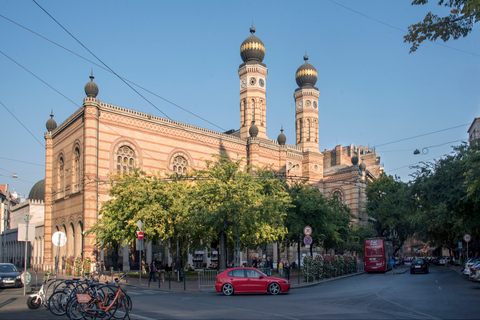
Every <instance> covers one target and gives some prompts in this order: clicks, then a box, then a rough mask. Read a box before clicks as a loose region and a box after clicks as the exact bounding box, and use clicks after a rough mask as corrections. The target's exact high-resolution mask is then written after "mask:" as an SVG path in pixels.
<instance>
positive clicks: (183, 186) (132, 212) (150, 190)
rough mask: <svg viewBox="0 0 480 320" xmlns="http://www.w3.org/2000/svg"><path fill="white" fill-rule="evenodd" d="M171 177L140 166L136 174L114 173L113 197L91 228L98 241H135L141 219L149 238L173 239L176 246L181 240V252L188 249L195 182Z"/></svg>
mask: <svg viewBox="0 0 480 320" xmlns="http://www.w3.org/2000/svg"><path fill="white" fill-rule="evenodd" d="M169 180H173V181H168V180H166V179H162V178H160V176H159V175H147V174H146V173H145V172H144V171H141V170H140V169H138V168H133V170H132V173H124V174H118V173H117V174H115V175H112V176H111V177H110V184H111V188H110V190H109V195H110V197H111V199H110V200H108V201H107V202H105V203H104V204H103V205H102V207H101V209H100V212H99V219H98V220H97V221H96V223H95V224H94V225H93V227H92V228H91V229H90V230H88V233H89V234H90V233H95V234H96V244H97V245H99V246H100V247H102V248H103V247H107V246H108V245H112V246H113V247H115V246H116V245H117V244H121V245H125V244H126V243H131V242H133V241H134V240H135V239H136V237H137V233H136V231H137V230H138V227H137V225H136V223H137V221H138V220H141V221H142V222H143V228H142V231H143V232H144V235H145V239H146V240H149V241H152V242H158V241H159V240H162V241H168V240H172V243H174V244H175V245H176V243H177V241H176V240H179V244H180V245H181V248H180V249H179V251H180V252H185V250H186V248H187V247H188V246H189V244H190V241H189V240H190V230H191V227H192V226H191V223H192V221H191V220H190V219H189V208H190V206H189V203H190V200H189V193H190V192H191V189H192V188H193V184H191V183H190V182H189V181H186V180H181V179H169Z"/></svg>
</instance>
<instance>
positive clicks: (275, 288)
mask: <svg viewBox="0 0 480 320" xmlns="http://www.w3.org/2000/svg"><path fill="white" fill-rule="evenodd" d="M280 291H282V290H281V289H280V285H279V284H278V283H276V282H273V283H270V285H269V286H268V293H270V294H273V295H275V294H279V293H280Z"/></svg>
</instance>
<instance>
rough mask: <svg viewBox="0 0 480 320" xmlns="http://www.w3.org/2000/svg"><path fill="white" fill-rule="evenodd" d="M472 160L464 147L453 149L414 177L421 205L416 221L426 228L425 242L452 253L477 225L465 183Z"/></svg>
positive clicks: (424, 165)
mask: <svg viewBox="0 0 480 320" xmlns="http://www.w3.org/2000/svg"><path fill="white" fill-rule="evenodd" d="M471 156H472V153H471V152H470V151H469V148H468V145H467V144H465V143H464V144H462V145H460V146H458V147H454V152H453V153H452V154H449V155H447V156H445V157H444V158H441V159H439V160H436V161H435V162H429V163H424V164H423V165H421V166H418V167H417V171H416V173H415V174H414V177H415V182H414V185H413V192H414V194H415V195H416V197H417V199H418V201H419V204H420V205H421V208H419V210H418V213H417V215H416V219H415V221H416V223H417V225H418V226H419V227H422V228H423V237H424V238H425V239H426V240H429V241H430V242H431V243H432V244H435V245H437V246H442V247H446V248H448V249H449V250H450V253H451V250H453V249H454V247H455V246H456V243H457V241H458V240H460V239H461V237H462V235H463V234H464V233H465V232H468V231H469V230H472V231H474V230H473V229H474V228H472V226H474V225H475V224H477V225H478V218H477V216H478V215H475V203H474V201H472V198H469V197H468V194H467V188H468V186H467V184H466V181H465V179H466V175H465V172H466V171H467V167H468V164H469V160H470V157H471Z"/></svg>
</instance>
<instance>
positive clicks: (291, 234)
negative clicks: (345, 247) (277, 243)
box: [283, 182, 352, 251]
mask: <svg viewBox="0 0 480 320" xmlns="http://www.w3.org/2000/svg"><path fill="white" fill-rule="evenodd" d="M288 192H289V194H290V197H291V198H292V206H291V207H290V208H289V210H288V214H287V216H286V219H285V224H286V226H287V228H288V234H287V235H286V237H285V239H284V241H283V242H284V244H285V245H287V246H288V245H292V244H298V245H300V241H301V238H302V237H303V229H304V228H305V226H307V225H308V226H310V227H312V234H311V237H312V240H313V243H312V246H311V247H310V248H311V250H310V251H312V247H313V245H317V246H322V247H323V248H325V249H327V250H328V249H331V248H333V247H335V246H336V245H338V244H340V243H343V242H344V241H346V240H347V239H348V232H349V223H350V218H351V217H352V215H351V213H350V210H349V208H348V207H347V206H345V205H343V204H342V203H341V202H340V201H339V200H338V199H337V198H327V197H325V196H323V195H322V193H321V192H320V191H319V190H318V189H317V188H314V187H312V186H310V185H308V184H306V183H305V182H294V183H292V184H291V185H290V186H288Z"/></svg>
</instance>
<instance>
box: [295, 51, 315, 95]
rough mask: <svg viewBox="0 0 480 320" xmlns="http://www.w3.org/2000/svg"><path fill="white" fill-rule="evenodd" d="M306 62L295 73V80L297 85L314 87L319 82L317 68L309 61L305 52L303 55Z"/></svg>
mask: <svg viewBox="0 0 480 320" xmlns="http://www.w3.org/2000/svg"><path fill="white" fill-rule="evenodd" d="M303 60H305V63H304V64H302V65H301V66H300V67H299V68H298V69H297V72H296V73H295V81H297V85H298V86H299V87H300V88H301V87H306V86H309V87H313V86H314V85H315V83H317V69H315V67H314V66H312V65H311V64H310V63H308V62H307V60H308V56H307V55H306V54H305V56H304V57H303Z"/></svg>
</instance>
